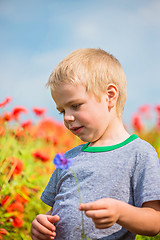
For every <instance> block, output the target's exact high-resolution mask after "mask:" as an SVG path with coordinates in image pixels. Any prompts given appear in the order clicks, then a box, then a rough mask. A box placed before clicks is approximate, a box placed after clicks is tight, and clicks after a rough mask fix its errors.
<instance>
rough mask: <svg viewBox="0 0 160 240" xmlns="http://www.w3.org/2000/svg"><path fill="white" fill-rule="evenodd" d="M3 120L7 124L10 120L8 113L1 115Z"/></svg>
mask: <svg viewBox="0 0 160 240" xmlns="http://www.w3.org/2000/svg"><path fill="white" fill-rule="evenodd" d="M3 119H4V121H7V122H9V121H10V120H11V119H12V114H11V113H9V112H5V113H4V114H3Z"/></svg>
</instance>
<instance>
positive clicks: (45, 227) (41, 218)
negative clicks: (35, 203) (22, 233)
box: [31, 208, 59, 240]
mask: <svg viewBox="0 0 160 240" xmlns="http://www.w3.org/2000/svg"><path fill="white" fill-rule="evenodd" d="M51 213H52V208H51V209H50V210H49V211H48V212H47V213H46V214H39V215H37V216H36V218H35V219H34V220H33V222H32V226H31V237H32V239H33V240H41V239H44V240H45V239H46V240H47V239H54V238H55V236H56V232H55V231H56V227H55V226H54V223H56V222H58V221H59V216H57V215H54V216H51Z"/></svg>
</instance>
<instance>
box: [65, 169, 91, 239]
mask: <svg viewBox="0 0 160 240" xmlns="http://www.w3.org/2000/svg"><path fill="white" fill-rule="evenodd" d="M69 170H70V171H71V173H72V174H73V176H74V179H75V181H76V184H77V189H78V194H79V202H80V203H82V197H81V192H80V187H79V182H78V179H77V176H76V174H75V172H74V171H73V169H72V168H71V167H70V168H69ZM81 218H82V232H81V237H82V240H90V238H88V237H87V236H86V234H85V231H84V217H83V212H81Z"/></svg>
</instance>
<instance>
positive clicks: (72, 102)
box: [56, 99, 82, 111]
mask: <svg viewBox="0 0 160 240" xmlns="http://www.w3.org/2000/svg"><path fill="white" fill-rule="evenodd" d="M81 101H82V99H75V100H71V101H69V102H67V103H65V105H64V106H67V105H72V104H74V103H77V102H81ZM56 109H57V110H58V111H59V110H60V109H63V107H61V106H60V107H59V106H56Z"/></svg>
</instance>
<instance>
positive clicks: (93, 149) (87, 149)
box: [81, 134, 138, 152]
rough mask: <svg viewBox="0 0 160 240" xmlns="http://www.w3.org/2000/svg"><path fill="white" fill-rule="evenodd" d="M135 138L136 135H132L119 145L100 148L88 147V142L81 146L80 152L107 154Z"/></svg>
mask: <svg viewBox="0 0 160 240" xmlns="http://www.w3.org/2000/svg"><path fill="white" fill-rule="evenodd" d="M136 138H138V136H137V135H136V134H132V135H131V136H130V137H129V138H127V139H126V140H125V141H123V142H121V143H118V144H116V145H112V146H102V147H89V146H88V145H89V144H90V143H89V142H88V143H86V144H84V145H83V147H82V148H81V151H83V152H107V151H111V150H114V149H117V148H120V147H123V146H125V145H126V144H128V143H130V142H132V141H133V140H134V139H136Z"/></svg>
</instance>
